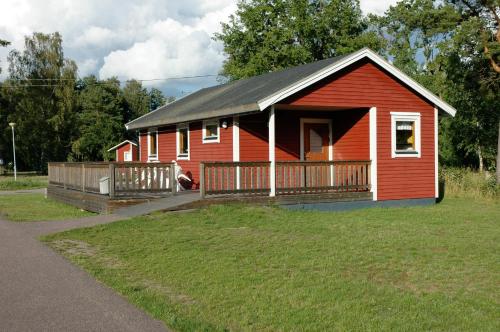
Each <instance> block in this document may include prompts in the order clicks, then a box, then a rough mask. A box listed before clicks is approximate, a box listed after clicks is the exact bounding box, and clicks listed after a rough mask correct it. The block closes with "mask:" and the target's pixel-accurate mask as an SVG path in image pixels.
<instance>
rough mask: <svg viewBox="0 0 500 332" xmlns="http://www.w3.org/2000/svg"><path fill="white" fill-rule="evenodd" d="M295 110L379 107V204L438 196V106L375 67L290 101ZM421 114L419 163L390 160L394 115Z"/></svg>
mask: <svg viewBox="0 0 500 332" xmlns="http://www.w3.org/2000/svg"><path fill="white" fill-rule="evenodd" d="M286 103H288V104H290V105H297V106H299V105H300V106H337V107H338V106H341V107H367V108H368V107H373V106H376V107H377V159H378V199H380V200H387V199H405V198H431V197H434V185H435V183H434V180H435V178H434V174H435V173H434V172H435V166H434V107H433V105H431V104H429V103H428V102H427V101H425V100H424V99H422V98H421V97H420V96H418V95H416V94H415V93H414V92H413V91H412V90H410V89H409V88H407V87H406V86H404V85H403V84H402V83H400V82H399V81H398V80H397V79H395V78H393V77H392V76H391V75H389V74H387V73H386V72H384V71H383V69H380V68H378V67H377V66H376V65H375V64H373V63H371V62H368V61H365V62H360V63H358V64H356V65H354V66H352V67H351V68H349V70H348V71H343V72H342V73H339V74H336V75H334V77H330V78H328V79H326V80H324V81H322V82H320V83H318V84H315V85H314V86H312V87H310V88H308V89H306V90H305V91H302V92H301V93H299V94H297V95H296V96H293V97H290V98H289V99H288V100H287V101H286ZM394 111H398V112H420V113H421V145H422V151H421V158H395V159H393V158H392V157H391V127H390V125H391V115H390V112H394Z"/></svg>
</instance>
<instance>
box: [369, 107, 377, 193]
mask: <svg viewBox="0 0 500 332" xmlns="http://www.w3.org/2000/svg"><path fill="white" fill-rule="evenodd" d="M369 117H370V160H371V164H370V165H371V166H370V173H371V182H372V183H371V188H372V189H371V192H372V195H373V200H374V201H376V200H378V173H377V108H376V107H372V108H370V114H369Z"/></svg>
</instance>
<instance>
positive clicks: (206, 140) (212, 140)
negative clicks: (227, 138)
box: [202, 137, 220, 144]
mask: <svg viewBox="0 0 500 332" xmlns="http://www.w3.org/2000/svg"><path fill="white" fill-rule="evenodd" d="M202 142H203V144H210V143H220V140H219V137H210V138H208V137H207V138H203V140H202Z"/></svg>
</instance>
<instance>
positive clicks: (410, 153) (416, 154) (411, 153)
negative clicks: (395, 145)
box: [392, 151, 420, 158]
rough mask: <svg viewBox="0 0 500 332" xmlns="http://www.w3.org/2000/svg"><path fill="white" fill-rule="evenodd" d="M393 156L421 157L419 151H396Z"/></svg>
mask: <svg viewBox="0 0 500 332" xmlns="http://www.w3.org/2000/svg"><path fill="white" fill-rule="evenodd" d="M392 158H420V152H419V151H396V152H393V153H392Z"/></svg>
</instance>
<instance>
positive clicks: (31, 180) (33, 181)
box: [0, 175, 47, 191]
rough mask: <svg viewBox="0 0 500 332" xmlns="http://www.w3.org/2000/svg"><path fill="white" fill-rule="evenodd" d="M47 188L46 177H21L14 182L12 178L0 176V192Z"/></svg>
mask: <svg viewBox="0 0 500 332" xmlns="http://www.w3.org/2000/svg"><path fill="white" fill-rule="evenodd" d="M45 187H47V177H46V176H36V175H32V176H28V175H22V176H18V177H17V181H14V177H13V176H0V191H1V190H21V189H38V188H45Z"/></svg>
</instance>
